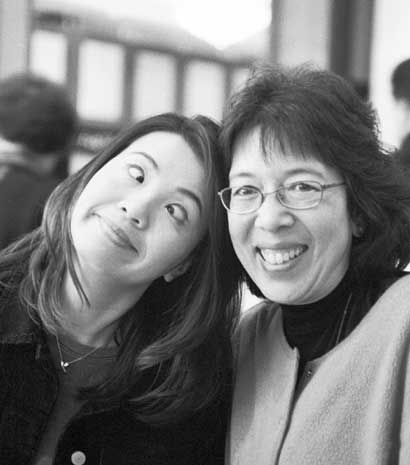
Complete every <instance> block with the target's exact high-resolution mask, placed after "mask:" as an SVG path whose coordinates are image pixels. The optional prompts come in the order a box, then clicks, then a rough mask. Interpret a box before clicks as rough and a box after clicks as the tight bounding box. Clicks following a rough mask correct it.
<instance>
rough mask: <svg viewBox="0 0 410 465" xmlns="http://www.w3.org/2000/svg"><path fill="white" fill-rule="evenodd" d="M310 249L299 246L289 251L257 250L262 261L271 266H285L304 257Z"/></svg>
mask: <svg viewBox="0 0 410 465" xmlns="http://www.w3.org/2000/svg"><path fill="white" fill-rule="evenodd" d="M307 249H308V247H307V246H306V245H303V246H297V247H293V248H289V249H283V250H278V249H259V248H258V249H257V250H258V253H259V255H260V256H261V257H262V260H263V261H264V262H266V263H268V264H269V265H283V264H285V263H289V262H291V261H292V260H295V259H296V258H298V257H299V256H300V255H302V254H303V253H304V252H306V250H307Z"/></svg>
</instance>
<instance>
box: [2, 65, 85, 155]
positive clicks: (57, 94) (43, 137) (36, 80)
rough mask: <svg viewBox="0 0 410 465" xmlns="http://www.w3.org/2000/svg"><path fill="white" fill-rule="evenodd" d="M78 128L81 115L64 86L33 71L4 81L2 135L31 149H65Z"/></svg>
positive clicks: (37, 151) (50, 150)
mask: <svg viewBox="0 0 410 465" xmlns="http://www.w3.org/2000/svg"><path fill="white" fill-rule="evenodd" d="M76 130H77V114H76V110H75V108H74V106H73V104H72V103H71V102H70V99H69V97H68V95H67V92H66V90H65V89H64V87H62V86H60V85H58V84H56V83H53V82H51V81H49V80H47V79H45V78H43V77H40V76H35V75H33V74H17V75H13V76H10V77H8V78H6V79H4V80H2V81H0V135H1V136H2V137H3V138H4V139H7V140H9V141H11V142H17V143H20V144H22V145H23V146H24V147H26V148H27V149H28V151H29V152H31V153H33V154H36V153H51V152H55V151H62V150H64V149H65V148H66V147H67V146H68V145H69V144H70V143H71V142H72V140H73V138H74V136H75V134H76Z"/></svg>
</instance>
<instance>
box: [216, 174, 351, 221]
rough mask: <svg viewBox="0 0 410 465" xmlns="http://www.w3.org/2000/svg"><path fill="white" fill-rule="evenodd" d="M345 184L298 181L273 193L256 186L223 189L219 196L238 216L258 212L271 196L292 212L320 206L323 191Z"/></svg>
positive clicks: (228, 208) (223, 203)
mask: <svg viewBox="0 0 410 465" xmlns="http://www.w3.org/2000/svg"><path fill="white" fill-rule="evenodd" d="M344 184H345V183H344V182H337V183H332V184H321V183H320V182H316V181H297V182H292V183H290V184H287V185H285V186H282V187H279V189H276V190H275V191H272V192H262V191H261V190H260V189H258V188H257V187H255V186H235V187H226V188H225V189H222V190H221V191H219V192H218V195H219V198H220V199H221V202H222V205H223V206H224V207H225V208H226V209H227V210H228V211H229V212H231V213H236V214H238V215H245V214H247V213H253V212H256V211H257V210H259V208H260V207H261V205H262V204H263V202H264V201H265V198H266V197H267V196H268V195H271V194H275V195H276V198H277V199H278V201H279V202H280V203H281V204H282V205H283V206H284V207H287V208H291V209H292V210H308V209H309V208H314V207H317V206H318V205H319V203H320V201H321V200H322V198H323V191H325V190H326V189H330V188H332V187H337V186H343V185H344Z"/></svg>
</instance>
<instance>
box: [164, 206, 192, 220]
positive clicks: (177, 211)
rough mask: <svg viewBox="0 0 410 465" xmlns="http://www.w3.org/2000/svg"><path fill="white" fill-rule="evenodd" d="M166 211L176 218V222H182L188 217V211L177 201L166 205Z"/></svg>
mask: <svg viewBox="0 0 410 465" xmlns="http://www.w3.org/2000/svg"><path fill="white" fill-rule="evenodd" d="M165 208H166V210H167V212H168V213H169V214H170V215H171V216H172V217H173V218H174V219H175V220H176V221H178V223H183V222H184V221H186V220H187V219H188V213H187V211H186V210H185V208H184V207H182V206H181V205H179V204H177V203H172V204H169V205H167V206H166V207H165Z"/></svg>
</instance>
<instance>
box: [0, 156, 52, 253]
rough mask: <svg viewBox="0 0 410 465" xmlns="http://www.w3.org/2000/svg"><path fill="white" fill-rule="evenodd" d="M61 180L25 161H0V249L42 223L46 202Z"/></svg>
mask: <svg viewBox="0 0 410 465" xmlns="http://www.w3.org/2000/svg"><path fill="white" fill-rule="evenodd" d="M58 182H59V181H58V179H56V178H53V177H45V176H40V175H38V174H37V173H35V172H34V171H32V170H31V169H29V168H27V167H25V166H23V165H17V164H16V165H14V164H8V163H7V164H6V163H0V250H1V249H3V248H4V247H6V246H7V245H9V244H11V243H12V242H13V241H15V240H16V239H18V238H20V237H21V236H22V235H23V234H26V233H28V232H30V231H32V230H33V229H35V228H37V227H38V226H40V223H41V216H42V212H43V207H44V204H45V202H46V200H47V198H48V197H49V195H50V194H51V192H52V191H53V189H54V188H55V187H56V185H57V184H58Z"/></svg>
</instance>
